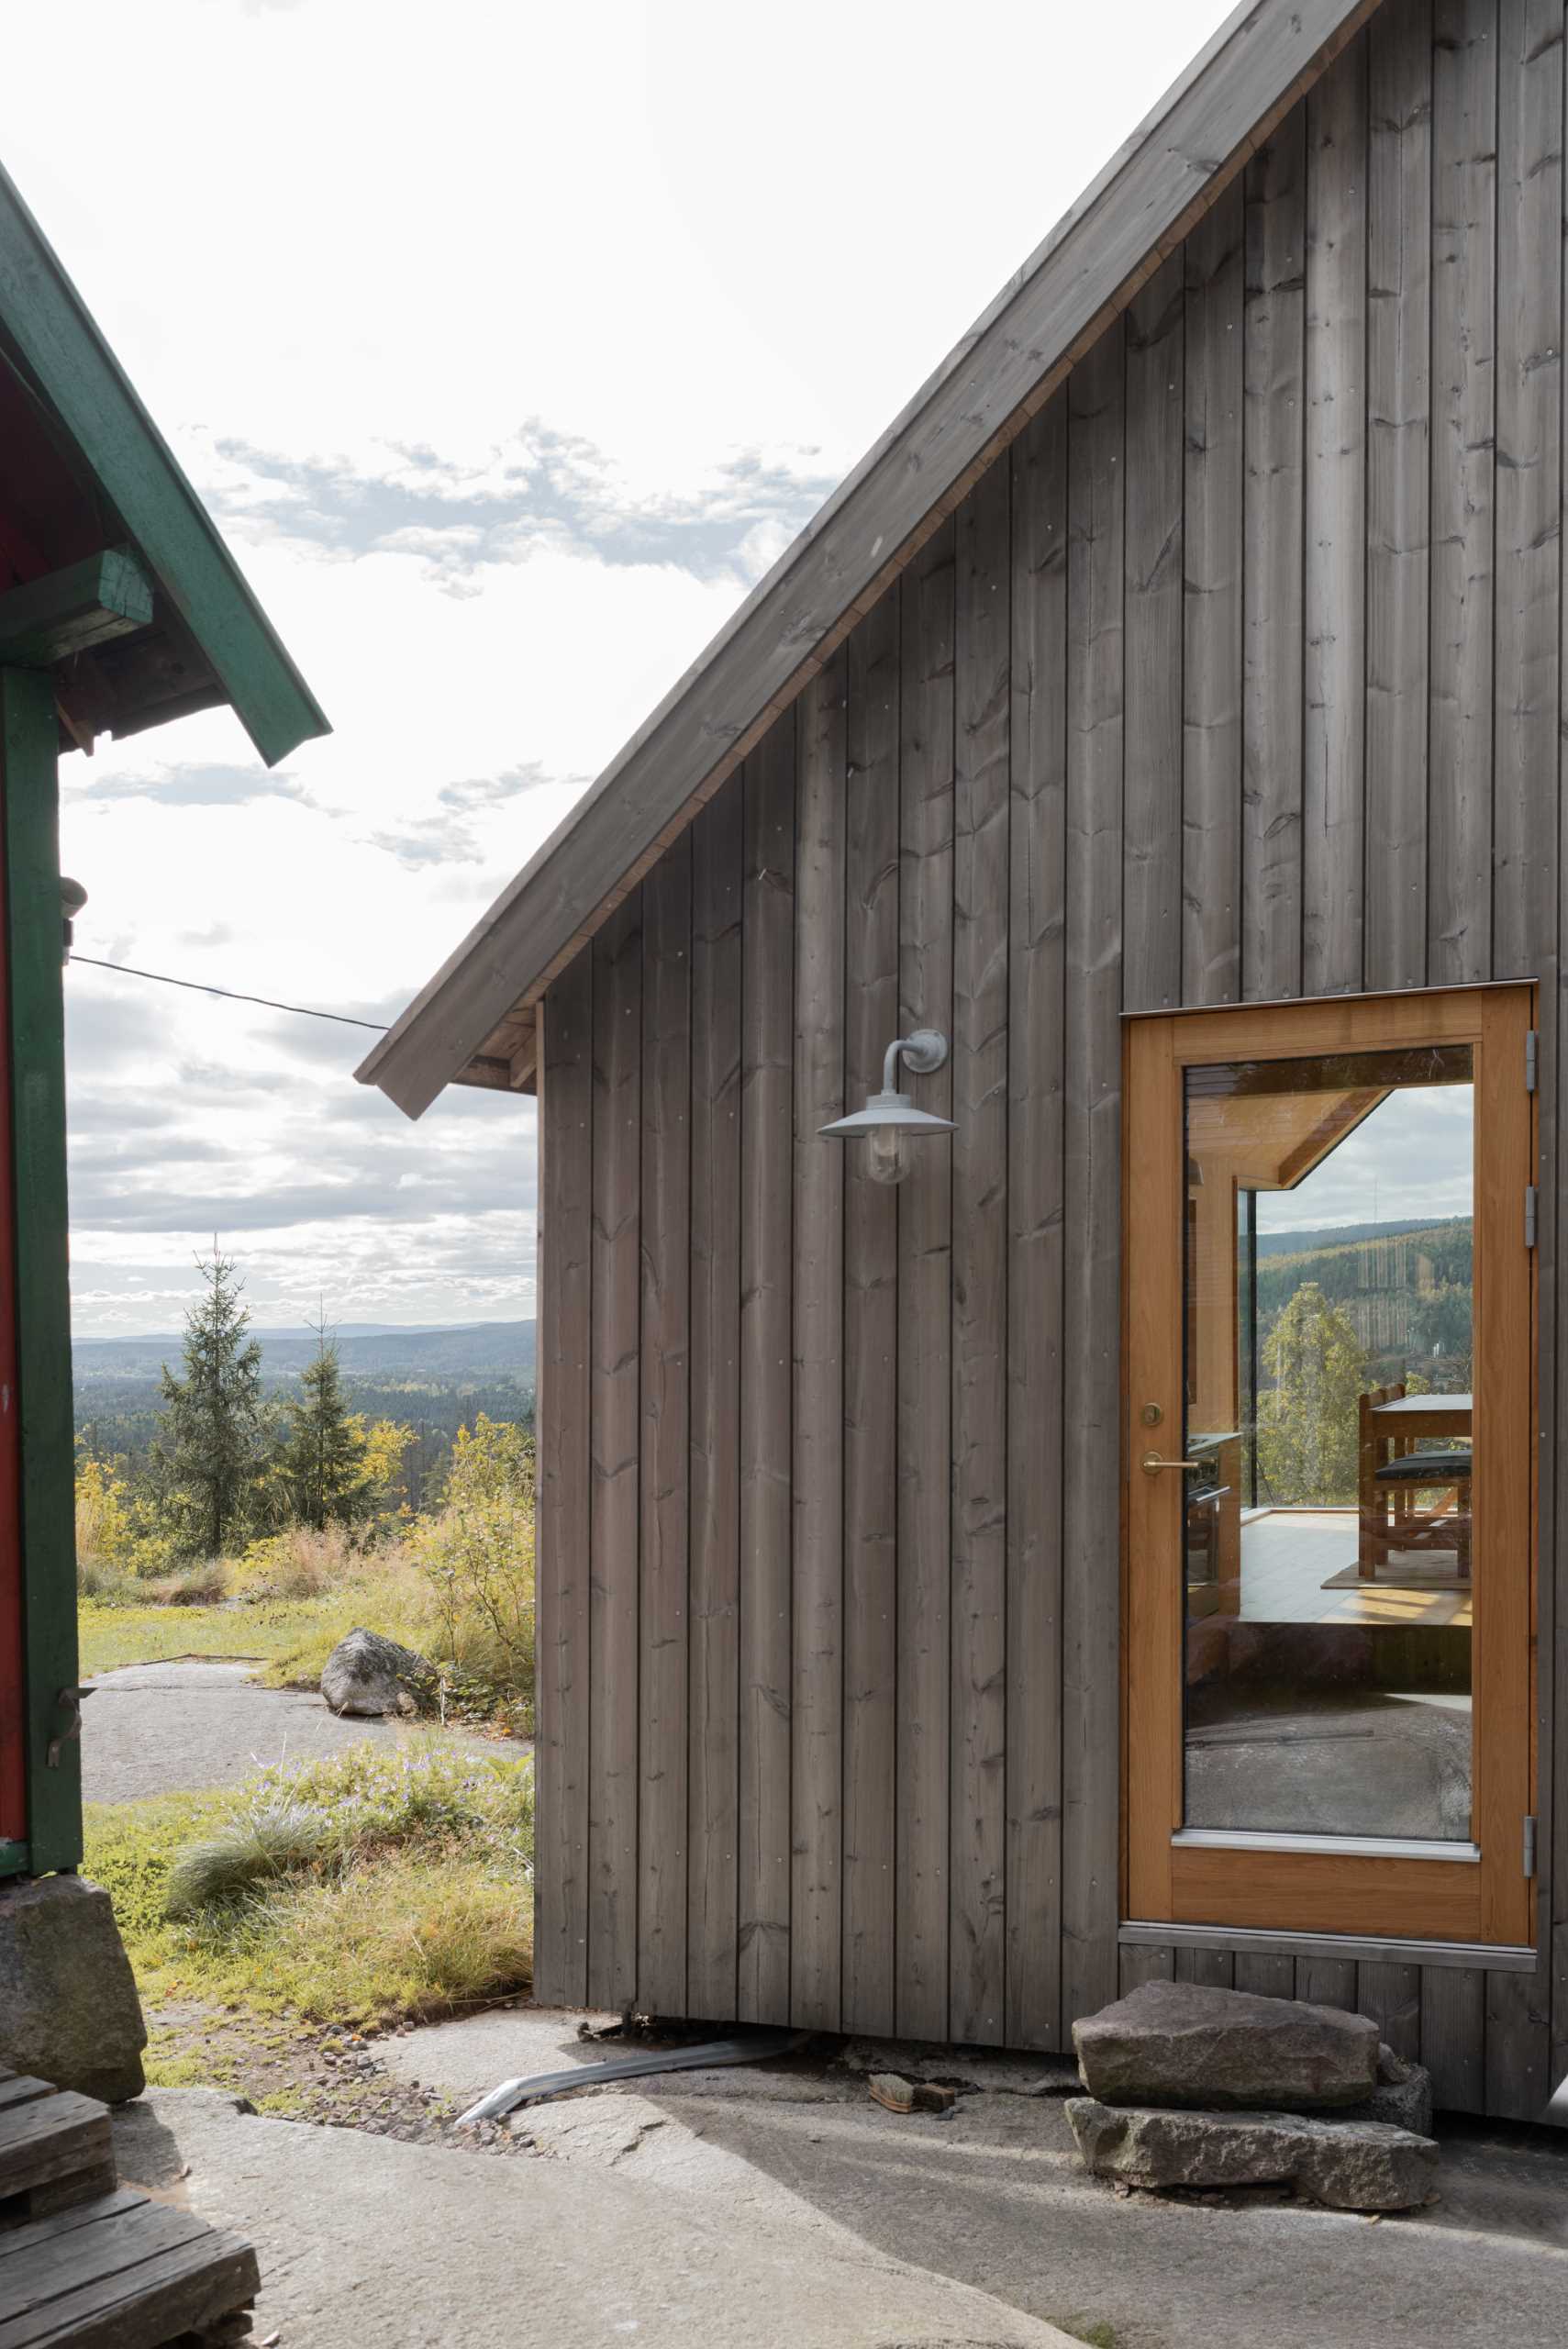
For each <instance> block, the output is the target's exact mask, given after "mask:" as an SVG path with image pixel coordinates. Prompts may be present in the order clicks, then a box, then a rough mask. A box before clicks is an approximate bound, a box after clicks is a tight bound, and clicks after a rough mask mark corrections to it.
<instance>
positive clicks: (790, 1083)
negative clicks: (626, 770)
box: [737, 713, 795, 2022]
mask: <svg viewBox="0 0 1568 2349" xmlns="http://www.w3.org/2000/svg"><path fill="white" fill-rule="evenodd" d="M745 788H746V871H745V882H744V901H743V907H742V918H741V959H742V976H741V1039H742V1060H741V1082H740V1102H741V1108H740V1930H739V1934H738V1947H739V1954H740V1995H739V2001H738V2006H737V2012H738V2015H739V2018H740V2021H742V2022H784V2021H787V2019H788V2015H789V1988H790V1984H789V1922H790V1918H789V1904H790V1697H791V1680H792V1675H793V1657H792V1650H791V1636H790V1619H791V1605H790V1498H791V1482H790V1472H791V1457H792V1451H793V1436H792V1427H791V1420H792V1407H793V1400H794V1397H793V1385H794V1382H793V1378H792V1375H791V1368H790V1356H791V1348H792V1332H791V1311H790V1280H791V1260H792V1250H793V1221H794V1219H793V1208H792V1201H791V1197H790V1190H791V1183H790V1177H791V1173H792V1170H793V1167H794V1163H795V1156H794V1151H793V1148H792V1137H793V1126H794V1090H795V973H794V958H795V720H794V716H793V713H792V715H791V716H790V718H788V719H787V720H786V721H785V722H784V723H782V724H781V725H778V726H776V727H774V729H773V732H772V733H771V734H770V735H769V736H768V737H767V739H766V740H765V741H764V742H763V743H762V747H761V749H760V750H759V751H757V753H756V755H755V757H754V758H751V759H748V761H747V763H746V786H745Z"/></svg>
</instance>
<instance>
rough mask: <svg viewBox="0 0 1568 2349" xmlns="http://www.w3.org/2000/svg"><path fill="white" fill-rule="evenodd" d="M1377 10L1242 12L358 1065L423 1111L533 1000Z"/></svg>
mask: <svg viewBox="0 0 1568 2349" xmlns="http://www.w3.org/2000/svg"><path fill="white" fill-rule="evenodd" d="M1377 6H1379V0H1246V5H1243V6H1240V8H1238V9H1237V10H1236V11H1235V12H1234V13H1233V14H1232V15H1231V16H1230V17H1229V18H1228V19H1227V21H1226V22H1225V24H1224V25H1222V26H1221V27H1220V28H1219V29H1218V32H1216V34H1215V35H1214V37H1213V39H1211V40H1210V41H1209V42H1208V43H1207V46H1206V47H1205V48H1204V49H1203V50H1201V51H1200V52H1199V54H1198V56H1197V57H1196V58H1195V60H1194V61H1193V63H1192V64H1191V65H1190V66H1189V67H1188V69H1187V72H1185V73H1184V75H1183V77H1182V78H1181V80H1180V81H1179V82H1178V83H1176V85H1175V87H1174V88H1173V90H1172V91H1170V92H1169V93H1168V94H1167V95H1166V96H1165V97H1164V98H1163V99H1162V101H1161V103H1160V105H1159V106H1157V107H1156V108H1155V110H1154V112H1153V114H1151V116H1150V117H1148V118H1147V120H1146V121H1144V122H1143V123H1142V124H1141V125H1140V127H1139V128H1138V129H1137V130H1136V131H1135V132H1134V133H1133V135H1132V137H1131V139H1129V141H1128V142H1127V144H1126V145H1125V146H1124V147H1123V148H1122V149H1121V150H1120V151H1119V152H1118V154H1117V155H1116V156H1115V157H1114V158H1113V159H1112V161H1110V162H1109V163H1108V164H1107V165H1106V169H1105V170H1104V171H1103V172H1102V173H1100V175H1099V177H1098V178H1097V179H1096V180H1095V182H1094V183H1093V184H1092V185H1091V186H1090V187H1089V188H1088V189H1087V190H1086V191H1085V193H1084V195H1083V196H1082V197H1081V198H1080V200H1079V201H1078V203H1077V204H1076V205H1074V206H1073V208H1072V210H1071V211H1070V212H1069V213H1068V214H1067V215H1066V216H1065V217H1064V218H1063V219H1062V221H1061V222H1060V223H1059V224H1058V226H1057V227H1056V228H1054V229H1052V231H1051V235H1050V236H1049V237H1048V238H1047V239H1046V240H1045V242H1044V243H1043V244H1042V245H1041V246H1040V248H1039V250H1037V251H1036V252H1035V253H1034V254H1033V255H1032V256H1031V258H1030V259H1029V262H1026V264H1025V266H1024V267H1023V269H1022V270H1020V271H1019V273H1018V275H1017V276H1016V277H1014V278H1013V279H1012V280H1011V281H1010V282H1009V283H1008V284H1007V285H1006V286H1005V287H1004V288H1003V290H1002V293H1001V294H1000V295H998V297H997V298H996V300H995V302H994V303H993V304H992V306H991V307H990V308H989V309H988V310H987V311H986V312H985V313H984V316H983V317H981V318H980V319H979V321H978V322H977V323H976V325H975V326H974V327H973V328H972V330H971V331H970V333H969V334H968V335H966V336H965V337H964V339H963V340H962V342H961V343H959V345H958V346H957V348H956V349H955V350H954V351H952V352H951V354H950V356H949V357H948V359H947V360H945V361H944V362H943V363H942V365H941V366H940V368H939V369H938V370H937V373H935V374H934V375H933V376H932V377H931V378H930V380H929V383H928V384H926V385H925V386H924V387H923V389H922V390H921V391H920V392H919V393H917V395H916V397H915V399H914V400H913V401H912V402H911V403H910V405H909V406H908V407H906V409H905V411H904V413H903V414H902V415H901V416H900V417H898V418H897V419H896V421H895V423H894V424H893V425H892V426H891V428H890V429H889V430H888V431H887V432H886V433H885V434H884V436H883V438H882V440H879V441H878V442H877V444H876V446H875V447H874V448H873V450H872V451H871V452H870V453H869V455H868V456H866V457H865V458H864V459H863V460H862V462H861V463H860V464H859V465H858V466H857V467H856V468H855V470H854V472H853V473H851V474H850V476H849V478H848V479H847V480H846V481H845V482H844V483H843V484H841V485H840V488H839V489H838V490H837V491H835V493H834V495H832V496H831V497H830V498H829V499H828V502H827V504H826V505H825V506H824V507H822V509H821V511H820V512H819V513H818V514H817V516H816V518H814V519H813V520H812V521H811V522H810V523H808V524H807V526H806V529H805V530H803V531H802V532H801V534H800V536H799V538H798V539H796V540H795V543H794V545H793V546H792V547H790V548H789V549H788V551H786V552H785V553H784V556H783V557H782V558H781V559H780V561H779V562H777V563H776V564H775V565H774V567H773V570H772V571H771V572H770V573H768V575H767V577H766V578H765V579H763V580H762V582H761V583H760V584H759V585H758V586H757V587H755V588H754V589H753V590H752V592H751V595H750V596H748V598H747V599H746V601H745V603H743V604H742V605H741V607H740V609H739V611H737V612H736V613H735V614H734V615H733V617H732V618H730V620H729V621H728V623H727V624H726V626H725V627H724V628H723V629H721V630H720V631H719V633H718V635H717V637H716V638H715V639H714V640H713V642H712V644H711V645H710V646H709V647H708V649H707V651H706V652H705V653H704V654H703V655H702V656H701V658H700V659H699V660H698V662H696V663H695V666H694V667H693V668H692V669H691V670H689V671H688V672H687V674H686V675H685V676H684V677H683V678H682V679H681V681H680V682H679V684H678V685H676V686H675V687H674V688H673V691H672V692H671V693H670V694H669V695H667V696H666V697H665V699H664V700H663V701H662V703H661V704H660V706H659V707H658V708H657V709H656V710H655V711H654V713H653V715H652V716H651V718H649V719H648V721H647V723H646V724H645V725H644V726H643V727H642V728H641V729H640V730H639V732H638V733H637V734H635V735H634V736H633V737H632V740H630V741H629V742H628V744H627V746H626V748H625V749H624V750H623V751H621V752H620V753H619V755H618V756H617V758H616V759H615V760H614V761H613V762H612V763H611V764H610V765H609V766H608V767H607V768H606V771H605V773H604V774H602V775H601V776H600V777H599V779H598V781H597V782H596V783H595V785H594V786H593V788H592V789H591V790H590V791H589V792H588V793H587V795H586V796H584V798H583V799H582V800H581V801H580V802H579V803H578V805H577V807H575V808H574V809H573V811H572V813H571V815H569V816H568V817H567V818H566V820H565V821H564V823H562V825H561V826H560V827H559V828H558V829H557V830H556V831H555V832H554V833H553V835H552V836H551V838H550V840H549V841H547V842H546V843H545V845H544V847H543V848H542V849H541V850H540V851H539V853H538V854H537V855H536V856H535V857H534V858H533V859H532V861H531V862H530V863H528V865H527V866H526V867H525V868H524V870H523V871H522V873H520V874H518V875H517V879H516V880H515V881H514V882H513V883H512V884H511V885H510V886H509V887H508V888H506V890H504V891H503V893H502V895H501V896H500V897H498V898H497V900H496V902H495V906H494V907H492V908H491V910H490V912H489V913H488V914H487V915H486V916H485V917H484V920H483V921H481V922H480V923H479V924H478V926H477V927H476V928H475V929H474V930H473V931H471V933H470V935H469V936H468V938H467V939H466V940H464V941H463V943H462V945H461V946H460V947H459V948H458V950H457V952H455V953H454V954H452V955H451V956H450V958H449V959H448V961H447V962H446V963H444V964H443V965H442V967H441V969H440V970H439V972H438V973H437V974H436V975H435V977H434V978H433V979H432V980H431V981H430V983H429V985H428V986H426V987H425V988H424V989H423V990H422V992H421V993H420V994H419V996H417V998H416V999H415V1001H414V1002H413V1003H412V1004H411V1005H410V1006H409V1008H408V1009H407V1010H406V1012H405V1013H404V1014H403V1017H402V1018H401V1019H399V1020H398V1021H397V1022H396V1024H395V1026H394V1028H393V1030H392V1031H391V1033H390V1034H389V1035H388V1036H387V1038H386V1039H385V1041H384V1042H383V1043H381V1044H379V1045H377V1046H376V1048H375V1050H374V1051H373V1052H371V1053H370V1055H369V1057H368V1058H367V1059H366V1060H365V1062H364V1063H363V1064H362V1065H361V1068H360V1069H359V1070H358V1071H357V1072H356V1074H358V1076H359V1078H360V1080H361V1083H363V1084H367V1085H379V1086H380V1087H381V1089H382V1091H383V1092H384V1093H385V1094H387V1096H388V1097H390V1098H391V1099H392V1100H394V1101H395V1102H396V1103H397V1104H398V1106H399V1108H402V1109H404V1110H405V1111H406V1113H407V1114H408V1116H410V1117H414V1118H417V1117H418V1116H419V1115H420V1114H421V1112H422V1111H423V1110H425V1109H426V1108H428V1106H429V1104H430V1102H431V1101H433V1100H434V1099H435V1097H436V1095H437V1094H438V1093H439V1092H440V1090H441V1088H442V1086H443V1085H449V1084H450V1083H451V1081H452V1079H453V1078H454V1077H455V1076H456V1075H457V1074H458V1072H459V1070H460V1069H462V1067H463V1066H464V1064H465V1063H467V1062H468V1061H469V1059H470V1057H471V1055H472V1054H473V1052H475V1050H476V1049H478V1047H479V1046H480V1044H481V1043H482V1041H483V1039H484V1037H485V1036H487V1035H488V1034H489V1033H490V1032H491V1031H492V1030H494V1029H495V1026H496V1024H497V1023H498V1021H500V1020H501V1019H504V1018H505V1017H506V1014H507V1013H508V1012H509V1011H511V1010H513V1009H514V1008H517V1009H523V1008H528V1007H529V1006H530V1005H532V1004H535V1003H537V1002H538V1001H539V998H540V996H542V995H543V993H544V991H545V989H546V987H548V985H550V981H551V979H552V978H554V977H555V976H556V975H557V974H558V973H560V972H561V971H562V970H564V969H565V967H566V965H567V963H570V962H571V961H572V959H573V956H574V955H575V954H576V953H577V952H579V950H580V949H581V948H582V947H583V946H584V944H585V943H586V941H588V939H589V938H591V937H592V936H593V934H594V931H595V930H596V929H597V928H598V926H599V925H600V923H601V922H602V921H603V920H605V919H606V918H607V916H608V915H609V913H610V912H611V911H612V910H613V909H614V907H616V906H617V905H618V904H620V903H621V902H622V900H623V899H624V898H625V897H626V896H627V895H628V892H629V891H630V890H632V889H633V888H635V887H636V885H637V884H638V882H639V880H640V879H641V878H642V876H643V874H645V873H646V872H647V871H648V870H649V869H650V867H651V865H652V864H653V863H656V862H657V860H658V858H659V857H660V856H661V855H662V853H663V852H664V850H665V849H666V848H667V847H669V846H670V844H671V843H672V841H674V840H676V839H677V838H678V837H679V835H680V834H681V832H682V831H684V829H685V827H686V826H687V824H689V823H690V822H691V821H692V819H693V818H694V817H695V814H696V813H697V810H698V809H699V808H700V807H702V806H704V805H705V804H706V801H707V800H709V799H710V798H711V797H712V796H713V795H714V794H715V792H717V790H718V789H719V788H720V787H721V786H722V785H723V784H724V783H725V782H726V781H727V780H728V777H729V776H730V775H731V774H733V773H734V771H735V769H736V767H737V766H738V765H739V764H740V761H741V759H742V758H744V756H745V755H746V753H747V751H749V750H751V749H752V748H754V746H755V745H756V744H757V743H758V742H759V741H760V740H762V736H763V735H764V734H765V733H766V732H767V730H768V729H769V728H770V727H771V726H772V725H773V721H774V719H775V718H777V717H779V715H780V714H781V713H782V712H783V711H784V709H786V708H787V707H789V705H790V703H791V702H792V701H793V700H794V698H795V696H796V694H798V693H799V691H800V690H801V688H802V687H803V686H804V685H806V683H807V681H808V680H809V679H810V678H811V677H812V676H813V675H815V674H817V671H818V670H819V669H820V668H821V667H822V665H823V663H824V662H825V661H826V660H827V659H828V656H829V655H830V654H831V653H832V652H833V651H835V650H836V649H837V647H838V646H839V645H840V643H841V642H842V641H843V640H844V638H845V637H846V636H848V635H849V633H850V632H851V629H853V628H854V627H855V625H856V623H857V622H858V621H859V620H860V619H862V618H863V617H864V616H865V614H866V613H867V612H868V611H869V610H870V609H871V608H872V607H873V604H874V603H875V602H876V601H877V599H878V597H879V596H881V595H882V594H883V593H884V590H885V589H886V588H887V587H888V586H889V585H890V584H892V582H893V581H894V579H895V578H896V577H897V576H898V574H899V573H900V572H901V571H902V570H903V569H904V568H905V567H906V564H907V563H908V562H909V561H910V560H911V558H912V557H913V556H914V555H915V554H916V553H917V551H918V550H919V548H920V547H921V546H922V545H923V544H924V543H925V541H926V540H927V539H929V537H930V535H931V533H932V532H933V531H934V530H936V529H939V528H940V525H941V523H942V522H943V521H944V520H945V519H946V518H947V517H948V515H950V514H951V513H952V512H953V511H954V509H955V508H956V507H958V506H959V505H960V504H961V503H962V499H963V498H964V497H965V496H966V495H968V492H969V491H970V489H971V488H973V484H975V482H976V481H978V479H979V478H980V476H981V474H982V473H984V471H985V469H986V467H987V466H988V465H990V464H991V463H993V462H995V459H996V457H998V456H999V455H1000V454H1001V452H1002V451H1003V450H1004V449H1006V447H1007V446H1008V444H1009V443H1010V442H1011V441H1012V440H1013V439H1014V438H1015V437H1016V436H1017V434H1018V432H1020V431H1021V430H1022V429H1023V428H1024V426H1025V425H1026V424H1027V423H1028V422H1029V418H1030V417H1033V416H1035V415H1037V414H1038V413H1039V411H1040V408H1041V407H1043V406H1044V405H1045V403H1046V402H1047V401H1048V400H1049V399H1050V397H1051V395H1052V393H1053V392H1054V391H1055V390H1056V389H1057V387H1058V386H1059V385H1060V384H1062V382H1063V381H1064V380H1065V378H1066V376H1067V374H1068V373H1069V371H1070V370H1071V368H1072V366H1073V363H1074V362H1075V361H1076V360H1077V359H1079V358H1080V357H1081V356H1083V354H1084V352H1086V351H1088V350H1089V349H1090V348H1091V347H1092V346H1093V344H1094V343H1095V341H1096V340H1098V338H1099V336H1100V335H1101V334H1102V333H1103V332H1104V330H1105V328H1106V327H1107V326H1108V325H1110V324H1111V323H1112V322H1113V321H1114V320H1115V319H1116V318H1117V317H1118V316H1119V315H1120V313H1121V312H1122V310H1124V309H1125V308H1126V306H1127V305H1128V303H1129V302H1130V300H1131V299H1132V296H1133V295H1134V294H1135V293H1136V292H1137V291H1138V289H1139V287H1140V285H1141V284H1144V283H1145V282H1146V281H1147V279H1148V278H1150V277H1151V275H1152V274H1153V273H1154V272H1155V271H1156V270H1157V269H1158V268H1159V267H1160V265H1161V263H1162V262H1163V261H1164V260H1165V259H1166V258H1167V257H1168V255H1170V254H1171V253H1172V252H1173V251H1174V250H1176V248H1177V247H1178V246H1179V245H1180V244H1181V242H1182V241H1183V239H1184V238H1185V237H1186V236H1187V235H1188V233H1189V232H1190V230H1191V229H1192V228H1193V227H1194V226H1195V223H1196V222H1197V221H1198V220H1199V219H1200V218H1201V217H1202V216H1203V214H1204V213H1205V212H1206V211H1207V209H1208V207H1209V206H1211V205H1212V204H1213V203H1214V201H1215V199H1216V197H1217V196H1218V195H1219V194H1220V192H1221V191H1222V190H1223V189H1224V188H1225V187H1227V186H1228V185H1229V184H1230V182H1231V181H1232V180H1233V179H1234V177H1235V175H1236V173H1238V172H1240V170H1241V168H1242V166H1243V165H1244V164H1245V162H1246V161H1247V159H1248V158H1249V156H1251V154H1253V153H1254V152H1255V151H1256V150H1257V149H1258V148H1259V147H1260V146H1261V145H1262V143H1263V141H1264V140H1265V139H1267V138H1268V137H1269V135H1270V133H1271V132H1272V131H1273V129H1274V128H1276V127H1277V125H1278V124H1279V123H1280V121H1281V120H1283V118H1284V116H1285V115H1286V114H1287V113H1288V112H1289V110H1290V108H1291V107H1292V106H1294V105H1295V104H1296V100H1297V99H1298V98H1300V97H1302V96H1304V95H1305V94H1306V93H1307V90H1308V89H1310V88H1311V86H1312V84H1313V83H1315V82H1316V81H1317V80H1318V77H1319V76H1320V75H1321V74H1322V72H1324V71H1325V70H1326V68H1327V67H1328V66H1329V64H1330V63H1331V62H1332V61H1333V59H1334V58H1335V57H1337V56H1338V55H1339V53H1340V50H1342V49H1343V48H1344V47H1345V46H1346V44H1347V43H1348V42H1349V41H1350V40H1351V39H1352V38H1353V37H1354V35H1355V34H1356V33H1357V32H1358V31H1359V30H1360V28H1361V27H1362V25H1363V24H1364V23H1365V22H1366V20H1367V19H1368V17H1371V16H1372V15H1373V12H1374V10H1375V8H1376V7H1377Z"/></svg>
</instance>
